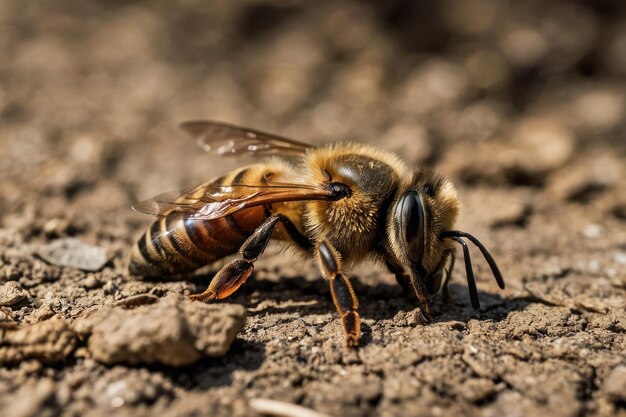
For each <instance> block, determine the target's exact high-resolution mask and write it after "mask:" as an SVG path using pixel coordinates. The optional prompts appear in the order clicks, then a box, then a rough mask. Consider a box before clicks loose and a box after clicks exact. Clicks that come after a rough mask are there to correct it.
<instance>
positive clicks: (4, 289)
mask: <svg viewBox="0 0 626 417" xmlns="http://www.w3.org/2000/svg"><path fill="white" fill-rule="evenodd" d="M29 298H30V294H28V291H26V290H25V289H24V288H22V286H21V285H20V283H19V282H17V281H9V282H7V283H5V284H2V285H0V306H4V307H10V306H12V305H15V304H17V303H19V302H21V301H24V300H27V299H29Z"/></svg>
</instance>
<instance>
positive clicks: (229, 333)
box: [0, 0, 626, 417]
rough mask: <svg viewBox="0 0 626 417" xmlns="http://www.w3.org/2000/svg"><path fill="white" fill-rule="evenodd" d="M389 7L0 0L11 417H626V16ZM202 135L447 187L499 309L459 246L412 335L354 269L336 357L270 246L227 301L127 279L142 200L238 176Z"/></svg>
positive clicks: (483, 3)
mask: <svg viewBox="0 0 626 417" xmlns="http://www.w3.org/2000/svg"><path fill="white" fill-rule="evenodd" d="M372 3H373V2H372ZM378 3H380V6H369V5H368V4H367V3H366V2H357V1H354V2H351V1H348V2H341V3H336V4H335V3H332V2H304V1H300V0H295V1H289V2H283V1H271V0H267V1H262V0H248V1H241V2H232V1H215V2H201V1H194V0H191V1H180V2H178V4H174V3H173V2H165V1H162V2H161V1H154V2H142V1H133V2H115V1H113V2H111V1H82V0H80V1H79V0H75V1H52V0H51V1H40V2H23V1H18V0H2V1H0V415H3V416H12V417H18V416H19V417H25V416H58V415H72V416H79V415H80V416H94V417H95V416H109V415H112V414H115V415H122V416H126V415H128V416H133V417H137V416H154V415H159V416H198V415H210V416H252V415H256V414H255V411H254V410H253V409H252V408H251V406H250V401H251V400H252V399H257V398H267V399H274V400H280V401H284V402H288V403H294V404H300V405H302V406H304V407H307V408H310V409H313V410H316V411H318V412H322V413H326V414H328V415H332V416H335V417H340V416H374V415H380V416H406V415H423V416H442V415H464V416H465V415H467V416H520V415H534V416H539V415H550V416H552V417H561V416H564V417H565V416H582V415H585V416H626V145H625V144H626V123H625V120H626V118H625V116H626V83H625V82H624V80H625V79H626V7H625V6H624V5H623V4H621V2H617V1H615V2H613V1H609V0H602V1H589V2H584V1H562V2H560V1H552V0H545V1H539V0H533V1H526V2H508V1H504V0H502V1H500V0H471V1H465V0H446V1H434V0H433V1H424V2H416V4H413V3H412V2H409V1H401V0H400V1H390V2H378ZM198 118H211V119H217V120H224V121H229V122H234V123H239V124H243V125H246V126H252V127H256V128H260V129H264V130H268V131H274V132H277V133H281V134H283V135H288V136H292V137H294V138H297V139H300V140H305V141H310V142H313V143H325V142H328V141H336V140H358V141H362V142H366V143H371V144H377V145H379V146H381V147H384V148H387V149H391V150H394V151H397V152H398V153H399V154H400V155H401V156H402V157H403V158H405V159H406V160H407V162H409V163H411V164H415V165H421V164H426V165H430V166H434V167H436V168H437V169H438V170H439V171H441V172H442V173H444V174H445V175H447V176H448V177H450V178H451V179H452V180H453V181H454V183H455V184H456V185H457V188H458V190H459V193H460V196H461V201H462V204H463V206H462V215H461V218H460V220H459V228H460V229H461V230H467V231H470V232H472V233H474V234H475V235H477V236H479V237H480V238H481V239H482V240H483V242H484V243H485V245H486V246H487V247H489V248H491V250H492V253H493V255H494V257H495V258H496V259H497V260H498V262H499V265H500V268H501V270H502V271H503V273H504V276H505V279H506V282H507V288H506V290H505V291H500V290H499V289H498V287H497V286H496V283H495V281H494V280H493V278H492V276H491V274H490V271H489V268H488V266H487V265H486V263H485V262H484V260H483V259H482V258H481V257H480V253H479V252H478V251H473V252H472V253H473V260H474V265H475V270H476V274H477V279H478V285H479V290H480V299H481V303H482V307H481V309H480V310H479V311H474V310H473V309H472V308H471V306H470V303H469V297H468V293H467V288H466V284H465V277H464V271H463V268H462V264H457V269H456V272H455V275H454V277H453V281H452V285H451V290H452V300H451V301H448V302H444V301H443V300H442V299H441V298H440V297H437V298H436V300H435V302H434V305H433V316H432V319H431V320H430V322H426V321H425V319H424V316H423V315H422V314H421V312H420V310H419V309H418V308H417V306H416V305H415V303H414V302H412V301H409V300H406V299H405V298H403V297H402V294H401V291H400V288H399V287H398V286H397V285H396V284H395V281H394V279H393V278H392V277H391V276H390V275H389V274H388V273H386V272H385V271H384V270H383V269H382V268H380V267H379V266H377V265H369V264H368V265H362V266H360V267H359V268H358V269H357V270H354V271H351V273H352V274H353V276H354V278H353V281H354V285H355V290H356V292H357V294H358V295H359V298H360V302H361V306H360V313H361V316H362V318H363V346H362V347H361V348H360V349H358V350H357V351H351V350H347V349H345V348H344V347H343V338H342V335H341V325H340V323H339V321H338V317H337V313H336V311H335V308H334V306H333V304H332V301H331V297H330V293H329V289H328V288H327V284H326V283H325V282H323V280H322V279H321V277H320V274H319V272H318V271H317V269H316V267H315V265H314V264H313V263H312V262H307V263H304V264H302V263H301V262H300V261H299V260H298V259H297V258H294V257H292V256H291V252H290V251H286V252H285V251H283V250H282V248H280V247H279V246H273V247H272V248H270V249H269V250H268V253H267V254H266V255H265V256H264V258H263V259H262V260H261V261H259V262H258V264H257V269H256V272H255V274H254V275H253V278H252V279H250V280H249V282H248V283H247V284H246V285H245V286H244V287H243V288H242V289H241V290H240V291H238V292H237V293H236V294H235V295H233V296H232V297H230V298H229V299H228V300H226V302H221V303H218V304H217V305H216V306H207V307H206V308H205V307H203V306H200V305H196V304H197V303H191V302H188V301H187V300H186V299H185V298H184V297H180V296H179V295H178V294H189V293H195V292H198V291H202V290H204V288H206V285H207V283H208V282H209V280H210V278H211V276H212V273H213V271H214V270H215V268H212V269H211V268H208V269H206V270H204V271H200V272H198V273H196V274H194V275H193V276H188V277H179V278H178V279H168V280H160V281H153V282H150V281H141V280H137V279H135V278H133V277H130V276H129V275H128V273H127V272H126V261H127V256H128V253H129V251H130V248H131V245H132V244H133V242H134V241H135V240H136V239H137V238H138V236H139V235H140V234H141V232H142V230H143V229H144V228H145V227H147V225H148V224H149V223H150V221H151V220H152V219H150V218H147V217H145V216H142V215H139V214H137V213H134V212H132V211H131V210H130V209H129V207H130V205H131V204H132V203H133V202H135V201H137V200H140V199H143V198H147V197H150V196H152V195H154V194H157V193H159V192H163V191H168V190H172V189H177V188H180V187H182V186H186V185H193V184H195V183H199V182H202V181H204V180H206V179H208V178H210V177H212V176H214V175H216V174H219V173H221V172H224V171H226V170H229V169H231V168H232V167H234V166H236V165H237V164H238V163H242V162H238V161H234V160H221V159H219V158H215V157H212V156H210V155H207V154H204V153H203V152H201V151H199V148H197V147H196V146H195V144H194V143H193V141H190V140H188V139H187V138H186V137H184V135H182V134H181V133H180V132H179V131H178V130H177V128H176V126H177V125H178V123H180V122H182V121H185V120H189V119H198ZM70 238H71V239H77V241H75V240H69V241H67V240H66V239H70ZM85 244H86V245H91V246H88V247H85V246H84V245H85ZM50 245H53V246H52V247H51V246H50ZM472 250H473V249H472ZM68 264H70V265H71V264H74V265H77V266H79V267H80V268H81V269H79V268H75V267H71V266H63V265H68ZM242 307H244V308H245V309H244V308H242ZM246 314H247V318H246V319H245V320H246V321H245V325H243V323H244V317H245V315H246ZM242 326H243V328H242ZM240 329H241V331H240V332H238V331H239V330H240ZM125 336H127V337H125Z"/></svg>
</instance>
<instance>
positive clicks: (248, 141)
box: [180, 120, 314, 156]
mask: <svg viewBox="0 0 626 417" xmlns="http://www.w3.org/2000/svg"><path fill="white" fill-rule="evenodd" d="M180 127H181V128H182V129H183V130H184V131H185V132H187V133H189V134H190V135H191V136H192V137H194V138H195V139H196V141H197V142H198V144H199V145H200V146H201V147H202V149H204V150H205V151H207V152H211V153H214V154H217V155H220V156H241V155H260V156H268V155H282V156H298V155H303V154H304V153H305V152H306V151H307V149H311V148H314V146H313V145H309V144H306V143H302V142H298V141H295V140H293V139H289V138H285V137H282V136H278V135H274V134H271V133H265V132H261V131H258V130H254V129H248V128H245V127H240V126H235V125H231V124H228V123H221V122H213V121H209V120H199V121H189V122H185V123H183V124H182V125H181V126H180Z"/></svg>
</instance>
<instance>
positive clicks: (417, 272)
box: [387, 169, 504, 308]
mask: <svg viewBox="0 0 626 417" xmlns="http://www.w3.org/2000/svg"><path fill="white" fill-rule="evenodd" d="M458 213H459V200H458V197H457V193H456V190H455V188H454V186H453V185H452V183H451V182H450V181H448V180H447V179H446V178H444V177H443V176H441V175H439V174H437V173H435V172H434V171H431V170H428V169H421V170H417V171H416V172H415V173H414V174H413V177H412V178H411V179H410V180H409V181H407V182H405V183H404V184H403V185H402V186H401V187H400V189H399V190H398V193H397V194H396V198H395V199H394V201H393V203H392V204H391V207H390V210H389V215H388V221H387V234H388V236H389V242H388V246H389V249H390V251H391V252H392V254H393V256H394V257H395V259H396V261H397V262H399V263H400V264H401V266H402V267H403V268H404V270H405V272H406V273H407V274H408V275H409V276H410V277H411V280H412V281H413V282H414V283H415V284H414V286H418V287H420V288H425V289H426V291H427V292H428V293H429V294H434V293H436V292H437V291H438V290H439V289H440V287H441V284H442V280H443V274H444V269H446V268H447V266H448V265H449V263H450V262H451V261H452V257H453V256H454V255H453V250H452V244H453V243H455V242H456V243H460V244H462V245H463V254H464V256H465V265H466V272H467V278H468V283H469V285H470V295H471V297H472V304H473V305H474V307H476V308H477V307H478V306H479V303H478V296H477V293H476V290H475V287H476V286H475V283H474V276H473V271H472V266H471V261H470V258H469V251H468V250H467V244H466V243H465V242H464V241H463V240H462V239H461V237H465V238H468V239H469V240H470V241H472V242H473V243H474V244H476V245H477V246H478V247H479V249H480V250H481V252H482V253H483V255H484V256H485V258H486V259H487V261H488V262H489V265H490V266H491V269H492V271H493V273H494V276H495V277H496V280H497V281H498V284H499V285H500V286H501V287H502V288H504V281H503V280H502V275H501V274H500V271H499V270H498V267H497V265H496V264H495V261H494V260H493V258H492V257H491V255H490V254H489V252H487V250H486V249H485V247H484V246H483V245H482V244H481V243H480V242H479V241H478V240H477V239H476V238H474V237H473V236H472V235H470V234H468V233H464V232H458V231H454V230H452V229H453V226H454V223H455V221H456V219H457V216H458Z"/></svg>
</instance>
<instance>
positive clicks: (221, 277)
mask: <svg viewBox="0 0 626 417" xmlns="http://www.w3.org/2000/svg"><path fill="white" fill-rule="evenodd" d="M287 221H289V220H288V219H287V218H286V217H285V216H283V215H281V214H274V215H272V216H270V217H268V218H267V219H266V220H265V221H264V222H263V224H261V226H259V227H258V228H257V229H256V230H255V231H254V233H252V235H250V237H249V238H248V239H246V241H245V242H244V243H243V245H241V248H240V249H239V255H240V256H241V259H236V260H234V261H232V262H230V263H228V264H226V265H224V267H223V268H222V269H220V270H219V271H218V273H217V274H216V275H215V276H214V277H213V279H212V280H211V283H210V284H209V288H207V289H206V291H204V292H203V293H201V294H194V295H191V296H190V297H189V298H190V299H192V300H197V301H209V300H220V299H222V298H226V297H228V296H229V295H231V294H232V293H234V292H235V291H237V289H238V288H239V287H241V286H242V285H243V284H244V283H245V282H246V280H247V279H248V277H249V276H250V274H252V271H253V270H254V262H255V261H256V260H257V259H258V258H259V257H260V256H261V255H262V254H263V251H264V250H265V248H266V247H267V244H268V243H269V241H270V239H271V238H272V233H273V232H274V229H275V228H276V225H277V224H278V223H279V222H283V223H284V222H287Z"/></svg>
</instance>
